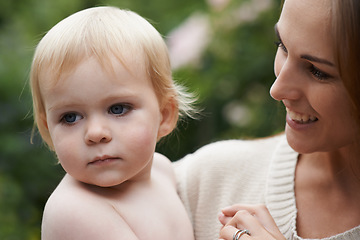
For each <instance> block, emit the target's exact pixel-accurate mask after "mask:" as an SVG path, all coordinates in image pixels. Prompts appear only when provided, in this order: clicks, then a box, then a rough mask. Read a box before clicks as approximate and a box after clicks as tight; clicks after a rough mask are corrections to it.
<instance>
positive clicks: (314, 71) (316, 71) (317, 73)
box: [310, 65, 331, 80]
mask: <svg viewBox="0 0 360 240" xmlns="http://www.w3.org/2000/svg"><path fill="white" fill-rule="evenodd" d="M310 72H311V74H312V75H314V77H316V78H317V79H319V80H327V79H329V78H331V76H330V75H329V74H327V73H324V72H322V71H321V70H319V69H318V68H316V67H315V66H314V65H311V67H310Z"/></svg>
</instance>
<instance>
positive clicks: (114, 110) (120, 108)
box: [109, 104, 130, 115]
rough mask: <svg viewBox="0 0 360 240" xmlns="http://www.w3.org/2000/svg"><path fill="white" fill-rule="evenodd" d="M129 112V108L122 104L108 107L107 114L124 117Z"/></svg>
mask: <svg viewBox="0 0 360 240" xmlns="http://www.w3.org/2000/svg"><path fill="white" fill-rule="evenodd" d="M129 110H130V107H129V106H127V105H124V104H116V105H113V106H111V107H110V109H109V113H111V114H115V115H124V114H125V113H127V112H128V111H129Z"/></svg>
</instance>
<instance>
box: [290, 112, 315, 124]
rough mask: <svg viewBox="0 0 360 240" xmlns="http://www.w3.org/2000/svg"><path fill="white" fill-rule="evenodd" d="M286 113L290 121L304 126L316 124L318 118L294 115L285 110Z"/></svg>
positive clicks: (294, 113)
mask: <svg viewBox="0 0 360 240" xmlns="http://www.w3.org/2000/svg"><path fill="white" fill-rule="evenodd" d="M286 112H287V113H288V115H289V117H290V118H291V120H293V121H295V122H296V123H300V124H306V123H312V122H316V121H317V120H318V118H317V117H315V116H311V115H306V114H300V113H296V112H293V111H291V110H289V109H288V108H286Z"/></svg>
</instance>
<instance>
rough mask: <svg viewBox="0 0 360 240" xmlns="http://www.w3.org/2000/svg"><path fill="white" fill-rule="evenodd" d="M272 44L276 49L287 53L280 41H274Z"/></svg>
mask: <svg viewBox="0 0 360 240" xmlns="http://www.w3.org/2000/svg"><path fill="white" fill-rule="evenodd" d="M274 43H275V45H276V47H278V48H281V49H282V50H283V51H284V52H286V53H287V49H286V47H285V45H284V44H283V43H282V41H281V40H278V41H275V42H274Z"/></svg>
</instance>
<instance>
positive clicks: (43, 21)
mask: <svg viewBox="0 0 360 240" xmlns="http://www.w3.org/2000/svg"><path fill="white" fill-rule="evenodd" d="M264 1H266V0H264ZM269 1H270V0H269ZM210 2H211V1H210V0H208V1H205V0H203V1H201V0H198V1H193V0H183V1H177V0H152V1H151V2H149V1H147V0H121V1H120V0H52V1H47V0H16V1H0V76H1V77H0V112H1V113H2V114H0V141H1V145H0V239H4V240H12V239H14V240H17V239H22V240H23V239H29V240H32V239H34V240H35V239H40V224H41V215H42V209H43V206H44V204H45V201H46V199H47V198H48V196H49V195H50V193H51V191H52V190H53V189H54V188H55V186H56V185H57V183H58V182H59V180H60V179H61V177H62V176H63V174H64V172H63V170H62V169H61V167H60V166H59V165H57V164H56V157H55V156H54V155H53V154H52V153H50V152H49V151H48V150H47V149H46V148H45V147H44V146H43V145H42V143H41V139H40V138H39V136H35V139H34V144H30V135H31V128H32V124H33V123H32V122H33V121H32V115H31V97H30V93H29V90H28V86H27V81H28V72H29V68H30V64H31V57H32V54H33V51H34V47H35V46H36V44H37V42H38V40H39V39H40V38H41V37H42V36H43V34H44V33H45V32H46V31H47V30H49V29H50V28H51V27H52V26H53V25H54V24H56V23H57V22H58V21H60V20H61V19H63V18H64V17H66V16H68V15H70V14H72V13H74V12H76V11H78V10H81V9H84V8H88V7H92V6H98V5H115V6H119V7H121V8H128V9H131V10H133V11H135V12H138V13H139V14H141V15H142V16H144V17H146V18H148V19H150V20H151V22H152V23H153V24H154V26H155V27H156V28H157V29H158V30H159V31H160V32H161V33H162V34H163V35H165V36H167V35H168V34H169V33H171V31H172V30H173V29H174V28H175V27H177V26H178V25H180V23H182V22H184V21H185V20H186V19H188V17H191V16H192V14H194V12H196V13H200V14H203V15H205V16H206V19H207V20H208V21H209V22H208V23H209V26H210V30H211V35H210V36H209V37H208V39H207V41H206V42H207V43H208V44H207V45H206V46H205V48H204V51H203V52H202V54H201V55H200V56H199V59H198V60H197V62H196V63H194V62H192V63H189V64H188V65H183V66H181V67H180V68H178V69H176V70H175V71H174V76H175V79H179V81H181V82H182V83H184V84H185V85H187V86H188V87H189V88H190V90H191V91H195V92H197V93H198V95H199V98H200V107H202V108H204V111H203V117H202V118H201V119H200V120H189V121H186V122H183V123H180V125H179V128H178V131H177V132H176V133H175V134H173V135H171V136H170V137H168V138H166V139H165V141H162V143H161V144H160V145H159V147H158V149H157V150H158V151H160V152H162V153H164V154H166V155H167V156H168V157H169V158H170V159H172V160H176V159H178V158H180V157H182V156H184V155H185V154H186V153H189V152H192V151H194V150H196V149H197V148H199V147H200V146H202V145H204V144H206V143H209V142H211V141H215V140H218V139H225V138H239V137H242V138H245V137H259V136H267V135H270V134H273V133H276V132H278V131H280V130H281V129H282V126H283V124H284V122H283V113H281V112H279V111H278V109H277V104H276V103H275V102H274V101H273V100H271V99H270V97H269V94H268V91H269V87H270V85H271V83H272V81H273V79H274V76H273V73H272V72H273V66H272V64H273V57H274V54H275V46H274V45H273V44H272V42H273V40H274V38H273V25H274V23H275V21H276V18H277V16H278V9H279V5H280V4H279V1H278V0H276V1H275V2H274V4H273V5H271V6H270V7H269V8H268V9H267V10H265V11H263V12H261V13H259V15H258V14H254V15H252V17H253V19H250V20H246V21H243V22H241V23H236V16H245V15H246V14H241V13H240V15H239V14H238V15H236V14H235V15H234V9H237V8H239V7H240V6H241V4H247V3H249V2H261V1H259V0H253V1H250V0H238V1H235V0H234V1H231V0H229V1H226V0H224V1H223V2H225V3H227V2H228V3H227V5H226V4H225V5H224V6H225V7H222V8H221V9H219V8H213V7H210V4H209V3H210ZM250 17H251V16H250ZM234 23H236V24H234Z"/></svg>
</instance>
